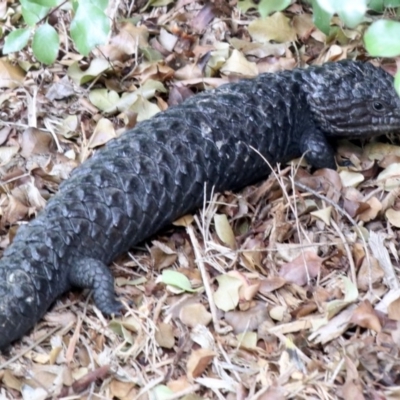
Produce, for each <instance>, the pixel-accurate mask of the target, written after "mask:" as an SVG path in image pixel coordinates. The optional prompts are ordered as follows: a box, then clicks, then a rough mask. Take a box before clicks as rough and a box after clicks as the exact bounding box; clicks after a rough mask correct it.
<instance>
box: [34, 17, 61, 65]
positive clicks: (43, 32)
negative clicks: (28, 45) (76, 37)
mask: <svg viewBox="0 0 400 400" xmlns="http://www.w3.org/2000/svg"><path fill="white" fill-rule="evenodd" d="M59 48H60V39H59V37H58V33H57V31H56V30H55V29H54V28H53V27H52V26H51V25H49V24H43V25H42V26H39V28H38V29H37V30H36V32H35V34H34V35H33V41H32V49H33V54H34V55H35V57H36V58H37V59H38V60H39V61H40V62H42V63H44V64H52V63H53V62H54V61H55V60H56V58H57V55H58V50H59Z"/></svg>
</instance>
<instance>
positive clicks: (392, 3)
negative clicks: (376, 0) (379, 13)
mask: <svg viewBox="0 0 400 400" xmlns="http://www.w3.org/2000/svg"><path fill="white" fill-rule="evenodd" d="M383 2H384V3H385V7H393V8H396V7H400V0H384V1H383Z"/></svg>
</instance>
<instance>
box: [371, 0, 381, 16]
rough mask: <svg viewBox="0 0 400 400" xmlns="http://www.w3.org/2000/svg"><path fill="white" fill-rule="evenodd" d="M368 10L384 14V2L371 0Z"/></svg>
mask: <svg viewBox="0 0 400 400" xmlns="http://www.w3.org/2000/svg"><path fill="white" fill-rule="evenodd" d="M368 8H370V9H371V10H374V11H375V12H378V13H380V12H382V11H383V9H384V5H383V0H370V1H369V2H368Z"/></svg>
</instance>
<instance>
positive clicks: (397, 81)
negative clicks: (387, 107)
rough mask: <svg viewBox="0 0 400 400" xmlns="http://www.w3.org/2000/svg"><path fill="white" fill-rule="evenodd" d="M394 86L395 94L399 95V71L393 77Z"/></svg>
mask: <svg viewBox="0 0 400 400" xmlns="http://www.w3.org/2000/svg"><path fill="white" fill-rule="evenodd" d="M394 88H395V89H396V92H397V94H398V95H399V96H400V71H399V72H397V74H396V75H395V77H394Z"/></svg>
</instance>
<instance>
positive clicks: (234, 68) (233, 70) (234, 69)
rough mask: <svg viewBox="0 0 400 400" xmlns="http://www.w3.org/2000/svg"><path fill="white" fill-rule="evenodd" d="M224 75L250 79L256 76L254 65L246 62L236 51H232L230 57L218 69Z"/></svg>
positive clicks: (256, 71)
mask: <svg viewBox="0 0 400 400" xmlns="http://www.w3.org/2000/svg"><path fill="white" fill-rule="evenodd" d="M220 71H221V73H222V74H224V75H240V77H242V78H252V77H255V76H257V75H258V70H257V66H256V63H254V62H251V61H248V60H247V59H246V57H245V56H244V55H243V54H242V53H240V52H239V51H237V50H233V51H232V54H231V56H230V57H229V58H228V59H227V60H226V62H225V64H224V65H223V66H222V67H221V69H220Z"/></svg>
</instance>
